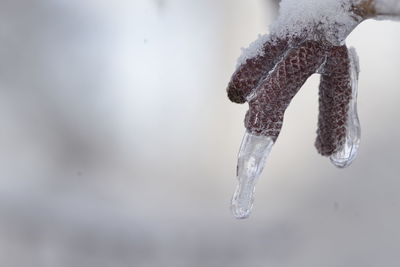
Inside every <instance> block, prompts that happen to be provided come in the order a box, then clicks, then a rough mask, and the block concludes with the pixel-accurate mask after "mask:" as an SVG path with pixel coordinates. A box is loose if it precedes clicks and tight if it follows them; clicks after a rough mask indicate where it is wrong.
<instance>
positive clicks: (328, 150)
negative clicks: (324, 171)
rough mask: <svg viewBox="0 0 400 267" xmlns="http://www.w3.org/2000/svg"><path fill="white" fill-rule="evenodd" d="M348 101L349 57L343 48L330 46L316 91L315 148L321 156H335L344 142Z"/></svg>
mask: <svg viewBox="0 0 400 267" xmlns="http://www.w3.org/2000/svg"><path fill="white" fill-rule="evenodd" d="M351 97H352V88H351V74H350V60H349V53H348V50H347V47H346V46H334V47H332V48H331V49H330V50H329V51H328V53H327V60H326V63H325V65H324V68H323V70H322V73H321V82H320V88H319V119H318V130H317V140H316V142H315V146H316V148H317V150H318V152H319V153H320V154H321V155H323V156H330V155H332V154H333V153H335V152H337V151H338V150H339V149H340V148H341V147H342V146H343V144H344V142H345V138H346V122H347V119H348V116H347V114H348V111H349V104H350V100H351Z"/></svg>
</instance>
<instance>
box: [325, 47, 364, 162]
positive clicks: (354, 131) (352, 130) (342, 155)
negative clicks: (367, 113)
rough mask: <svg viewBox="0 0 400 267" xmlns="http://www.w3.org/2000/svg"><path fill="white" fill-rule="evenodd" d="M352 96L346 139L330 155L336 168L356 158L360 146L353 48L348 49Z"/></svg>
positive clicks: (356, 77) (356, 69)
mask: <svg viewBox="0 0 400 267" xmlns="http://www.w3.org/2000/svg"><path fill="white" fill-rule="evenodd" d="M349 57H350V73H351V88H352V98H351V101H350V106H349V112H348V115H347V116H348V117H347V127H346V140H345V143H344V145H343V147H342V148H341V150H339V151H338V152H336V153H335V154H333V155H332V156H331V157H330V160H331V162H332V163H333V164H334V165H335V166H336V167H338V168H346V167H348V166H349V165H350V164H351V163H352V162H353V161H354V159H355V158H356V156H357V153H358V148H359V146H360V137H361V127H360V122H359V119H358V114H357V93H358V73H359V65H358V57H357V54H356V51H355V49H354V48H351V49H349Z"/></svg>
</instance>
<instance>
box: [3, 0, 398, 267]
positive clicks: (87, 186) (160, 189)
mask: <svg viewBox="0 0 400 267" xmlns="http://www.w3.org/2000/svg"><path fill="white" fill-rule="evenodd" d="M275 16H276V9H275V5H274V4H273V3H272V2H270V1H262V0H246V1H244V0H219V1H214V0H191V1H185V0H133V1H129V0H116V1H105V0H86V1H81V0H68V1H67V0H29V1H28V0H1V1H0V266H4V267H22V266H33V267H36V266H38V267H42V266H43V267H64V266H74V267H81V266H82V267H91V266H96V267H102V266H115V267H119V266H134V267H142V266H163V267H169V266H185V267H186V266H194V267H196V266H199V267H200V266H201V267H204V266H218V267H222V266H229V267H235V266H250V267H253V266H255V267H257V266H274V267H284V266H288V267H289V266H296V267H302V266H304V267H309V266H324V267H339V266H340V267H358V266H360V267H361V266H362V267H369V266H370V267H376V266H385V267H391V266H398V264H399V262H400V253H399V249H400V248H399V244H400V231H399V223H400V194H399V192H400V179H399V170H400V166H399V164H398V160H399V159H398V151H399V149H400V141H399V139H398V136H399V133H400V127H399V124H398V123H397V116H399V111H400V106H399V98H400V90H399V86H400V81H399V69H400V61H399V57H400V50H399V47H400V23H394V22H378V21H367V22H364V23H362V24H361V25H360V26H359V27H358V28H357V29H356V30H355V31H354V32H353V33H352V34H351V36H350V37H349V38H348V45H350V46H354V47H356V48H357V51H358V53H359V56H360V59H361V74H360V86H359V87H360V94H359V115H360V119H361V122H362V130H363V134H362V146H361V149H360V153H359V157H358V159H357V160H356V161H355V162H354V164H353V165H352V166H351V167H350V168H348V169H346V170H339V169H336V168H335V167H333V166H332V165H331V164H330V162H329V160H328V159H326V158H323V157H320V156H319V155H318V154H317V153H316V150H315V149H314V147H313V143H314V139H315V136H316V134H315V131H316V125H317V116H318V114H317V110H318V106H317V104H318V79H319V77H318V76H317V75H314V76H312V77H311V78H310V79H309V80H308V81H307V83H306V84H305V86H304V87H303V88H302V90H301V91H300V93H299V94H298V95H297V96H296V98H295V99H294V101H293V103H292V104H291V106H290V108H289V109H288V111H287V113H286V117H285V125H284V128H283V131H282V133H281V135H280V138H279V140H278V142H277V143H276V145H275V147H274V149H273V152H272V154H271V156H270V158H269V160H268V163H267V166H266V169H265V170H264V173H263V175H262V178H261V180H260V182H259V183H258V187H257V198H256V203H255V209H254V212H253V215H252V216H251V218H250V219H248V220H236V219H234V218H233V216H232V215H231V214H230V210H229V202H230V198H231V194H232V192H233V189H234V187H235V185H236V180H235V168H236V154H237V151H238V147H239V144H240V141H241V137H242V135H243V133H244V127H243V122H242V121H243V117H244V114H245V111H246V109H247V107H246V106H245V105H242V106H240V105H235V104H232V103H230V102H229V100H228V99H227V97H226V92H225V88H226V85H227V83H228V81H229V78H230V75H231V74H232V72H233V71H234V68H235V62H236V59H237V57H238V56H239V54H240V47H245V46H247V45H248V44H249V43H250V42H251V41H253V40H254V39H256V38H257V34H259V33H265V32H267V31H268V25H269V24H270V23H271V21H272V20H273V19H274V17H275Z"/></svg>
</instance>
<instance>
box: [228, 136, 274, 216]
mask: <svg viewBox="0 0 400 267" xmlns="http://www.w3.org/2000/svg"><path fill="white" fill-rule="evenodd" d="M273 144H274V141H273V140H272V138H271V137H268V136H261V135H254V134H251V133H249V132H247V131H246V133H245V134H244V137H243V140H242V144H241V146H240V150H239V155H238V163H237V173H236V176H237V179H238V182H239V183H238V186H237V187H236V191H235V193H234V194H233V197H232V205H231V208H232V213H233V215H234V216H235V217H236V218H238V219H244V218H247V217H249V215H250V213H251V209H252V207H253V202H254V191H255V185H256V183H257V180H258V178H259V176H260V174H261V172H262V170H263V169H264V165H265V162H266V159H267V157H268V155H269V153H270V152H271V149H272V146H273Z"/></svg>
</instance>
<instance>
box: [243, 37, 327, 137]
mask: <svg viewBox="0 0 400 267" xmlns="http://www.w3.org/2000/svg"><path fill="white" fill-rule="evenodd" d="M324 60H325V58H324V49H323V47H322V46H321V45H320V44H318V43H317V42H315V41H306V42H303V43H300V44H299V45H298V46H297V47H292V48H290V49H289V50H288V51H287V52H286V53H285V55H284V56H283V58H282V59H281V60H280V61H279V62H278V63H277V64H276V66H275V67H274V68H273V70H271V71H270V72H269V73H268V75H267V77H266V78H265V79H264V80H263V81H261V82H260V84H259V85H258V86H257V88H256V92H255V93H254V94H252V95H251V98H250V99H249V98H248V99H247V101H248V103H249V111H248V112H247V114H246V118H245V126H246V128H247V130H248V131H249V132H251V133H254V134H259V135H265V136H270V137H271V138H272V139H273V140H274V141H275V140H276V138H278V135H279V133H280V130H281V127H282V123H283V116H284V113H285V110H286V108H287V107H288V105H289V103H290V101H291V100H292V98H293V97H294V96H295V94H296V93H297V92H298V90H299V89H300V88H301V86H302V85H303V84H304V82H305V81H306V80H307V79H308V77H310V76H311V75H312V74H313V73H314V72H315V71H316V70H317V69H318V68H319V67H320V65H321V64H322V62H323V61H324Z"/></svg>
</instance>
